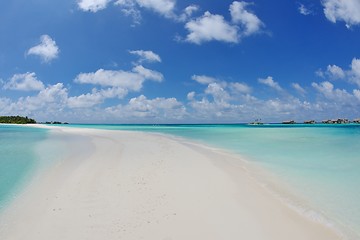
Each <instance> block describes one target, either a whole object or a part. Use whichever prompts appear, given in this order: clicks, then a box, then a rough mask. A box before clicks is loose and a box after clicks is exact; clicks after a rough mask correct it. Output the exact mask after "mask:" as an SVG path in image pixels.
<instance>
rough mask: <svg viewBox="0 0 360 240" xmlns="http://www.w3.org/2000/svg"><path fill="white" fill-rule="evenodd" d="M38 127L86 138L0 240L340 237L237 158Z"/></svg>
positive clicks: (124, 135) (126, 135)
mask: <svg viewBox="0 0 360 240" xmlns="http://www.w3.org/2000/svg"><path fill="white" fill-rule="evenodd" d="M39 127H45V128H50V129H53V130H52V131H54V129H58V130H56V131H60V132H62V134H64V135H66V136H68V137H69V138H71V137H74V136H79V135H80V136H82V137H83V139H78V143H82V144H83V147H82V150H81V151H76V149H73V152H72V153H71V154H70V155H71V156H67V159H63V160H62V161H61V162H60V164H57V165H56V166H53V167H52V169H49V171H48V172H46V173H43V174H42V175H43V176H41V179H38V181H35V183H34V184H32V185H31V186H29V188H28V189H27V191H26V192H25V193H24V194H23V195H22V196H21V199H18V200H17V201H16V203H14V204H13V205H16V207H10V208H9V210H8V212H7V214H5V215H4V216H0V238H1V239H23V238H24V237H25V236H26V237H25V238H26V239H101V238H103V239H119V238H120V239H141V238H144V239H239V238H240V239H241V238H243V239H317V240H321V239H340V237H339V236H338V235H337V234H335V233H334V232H333V231H332V230H331V229H329V228H326V227H325V226H323V225H321V224H319V223H316V222H312V221H310V220H308V219H306V218H305V217H304V216H301V215H300V214H298V213H296V212H295V211H294V210H291V209H289V207H287V206H285V204H284V203H282V202H280V201H279V200H278V199H276V198H275V197H274V196H272V195H271V194H270V193H269V192H268V191H266V190H265V189H264V188H263V187H262V186H260V185H259V184H258V183H257V182H256V181H255V180H254V179H253V178H252V177H251V176H250V175H249V174H248V173H247V172H246V169H245V168H244V165H243V164H242V163H239V161H238V162H236V161H234V158H237V160H238V159H239V158H238V157H236V156H231V155H227V154H224V153H221V152H219V151H214V150H211V149H210V148H209V149H208V148H204V147H201V146H197V145H196V144H192V143H191V142H190V143H189V142H188V141H186V142H182V141H179V140H176V139H172V138H170V137H166V136H160V135H157V134H151V133H144V132H124V131H111V130H95V129H76V128H62V127H57V126H56V127H48V126H39ZM56 131H54V134H56ZM80 145H81V144H80ZM76 146H78V145H76V144H73V146H72V148H75V147H76ZM89 147H90V148H91V151H90V152H88V153H84V151H86V150H87V149H88V148H89ZM140 150H141V151H140ZM74 160H76V161H74ZM242 161H243V160H242ZM235 162H236V164H234V163H235ZM229 163H232V164H229ZM35 216H36V219H34V217H35ZM29 219H34V220H33V221H34V222H31V226H27V225H29V223H28V221H29ZM9 220H10V221H9ZM5 222H6V225H7V226H5V225H4V223H5ZM1 225H3V226H1ZM4 226H5V227H4ZM22 234H23V235H22Z"/></svg>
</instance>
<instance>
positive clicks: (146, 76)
mask: <svg viewBox="0 0 360 240" xmlns="http://www.w3.org/2000/svg"><path fill="white" fill-rule="evenodd" d="M146 80H152V81H157V82H161V81H162V80H163V75H162V74H161V73H159V72H157V71H154V70H150V69H147V68H144V67H143V66H141V65H139V66H135V67H134V68H133V69H132V71H122V70H118V71H113V70H104V69H99V70H97V71H96V72H91V73H80V74H79V75H78V76H77V77H76V78H75V80H74V81H75V82H76V83H87V84H94V85H100V86H110V87H119V88H123V89H127V90H131V91H139V90H140V89H141V88H142V85H143V83H144V81H146Z"/></svg>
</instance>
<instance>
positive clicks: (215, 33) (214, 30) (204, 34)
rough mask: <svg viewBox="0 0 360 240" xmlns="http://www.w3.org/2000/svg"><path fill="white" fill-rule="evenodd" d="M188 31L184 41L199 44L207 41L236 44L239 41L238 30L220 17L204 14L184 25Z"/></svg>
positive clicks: (208, 13)
mask: <svg viewBox="0 0 360 240" xmlns="http://www.w3.org/2000/svg"><path fill="white" fill-rule="evenodd" d="M185 28H186V29H187V30H188V31H189V34H188V35H187V37H186V41H188V42H191V43H196V44H201V43H203V42H208V41H213V40H216V41H223V42H230V43H237V42H238V41H239V36H238V28H237V27H236V26H234V25H231V24H229V23H228V22H227V21H225V19H224V17H223V16H221V15H216V14H211V13H210V12H205V13H204V15H203V16H201V17H199V18H197V19H195V20H191V21H189V22H187V23H186V25H185Z"/></svg>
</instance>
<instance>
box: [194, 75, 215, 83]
mask: <svg viewBox="0 0 360 240" xmlns="http://www.w3.org/2000/svg"><path fill="white" fill-rule="evenodd" d="M191 79H192V80H194V81H196V82H198V83H200V84H204V85H207V84H210V83H213V82H216V81H217V80H216V79H215V78H213V77H209V76H205V75H193V76H192V77H191Z"/></svg>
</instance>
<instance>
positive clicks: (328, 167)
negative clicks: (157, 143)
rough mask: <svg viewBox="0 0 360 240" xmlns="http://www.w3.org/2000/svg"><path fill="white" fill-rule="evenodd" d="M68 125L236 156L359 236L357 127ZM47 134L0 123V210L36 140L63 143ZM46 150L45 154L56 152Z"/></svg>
mask: <svg viewBox="0 0 360 240" xmlns="http://www.w3.org/2000/svg"><path fill="white" fill-rule="evenodd" d="M69 127H81V128H97V129H109V130H131V131H145V132H157V133H165V134H171V135H175V136H180V137H183V138H188V139H192V140H196V141H200V142H202V143H205V144H208V145H210V146H214V147H218V148H223V149H227V150H230V151H233V152H235V153H238V154H241V155H242V156H245V157H246V158H247V159H248V160H249V161H251V162H253V163H255V164H258V165H260V166H262V167H264V168H266V169H268V170H269V172H271V173H273V174H274V175H276V176H277V177H278V178H279V179H280V180H282V182H285V183H287V184H288V185H289V186H290V189H291V195H292V196H296V199H297V200H300V201H299V202H291V204H293V203H295V206H296V207H297V208H298V210H299V211H300V212H303V213H304V214H305V215H307V216H308V217H311V218H313V219H315V220H319V221H322V222H323V223H324V224H327V223H328V220H330V222H332V223H334V224H335V226H336V227H337V228H339V229H341V230H342V231H344V232H345V233H346V234H348V236H350V237H349V239H360V204H359V202H360V188H359V186H360V125H330V126H329V125H292V126H284V125H264V126H248V125H157V126H152V125H69ZM47 134H48V131H46V130H44V129H38V128H28V127H26V128H25V127H17V126H0V210H1V207H2V205H3V204H4V203H5V202H6V200H8V199H10V198H11V196H12V194H14V189H16V188H17V187H18V186H20V185H21V183H22V182H23V181H25V179H26V176H27V175H28V174H29V172H31V171H32V169H33V168H36V167H38V165H41V164H43V163H39V159H40V158H39V156H38V155H37V153H36V151H35V148H36V146H37V144H38V143H40V142H42V141H43V140H45V139H46V142H47V143H48V145H55V144H59V145H60V143H61V141H63V140H61V139H60V140H59V139H58V140H57V141H54V140H53V141H54V142H51V140H48V138H47ZM47 149H48V154H49V153H50V152H51V153H53V152H54V151H55V150H56V149H54V148H53V149H51V147H50V146H48V147H47ZM49 149H50V150H49ZM57 149H58V148H57ZM50 155H51V154H49V156H50ZM312 210H315V211H316V212H314V211H312ZM323 217H324V218H323Z"/></svg>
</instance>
